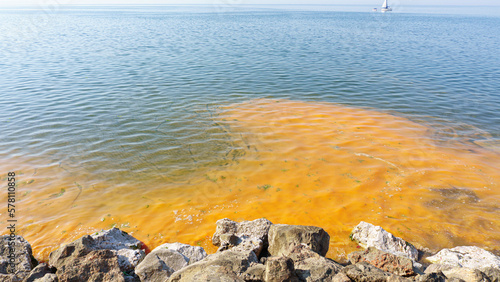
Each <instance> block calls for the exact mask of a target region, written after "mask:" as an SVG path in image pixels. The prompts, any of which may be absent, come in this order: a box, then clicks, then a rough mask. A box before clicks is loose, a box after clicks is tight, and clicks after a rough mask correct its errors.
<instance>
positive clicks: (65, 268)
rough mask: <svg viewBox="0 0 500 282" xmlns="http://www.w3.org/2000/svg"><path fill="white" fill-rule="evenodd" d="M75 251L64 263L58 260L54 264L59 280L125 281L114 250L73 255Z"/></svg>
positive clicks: (80, 252)
mask: <svg viewBox="0 0 500 282" xmlns="http://www.w3.org/2000/svg"><path fill="white" fill-rule="evenodd" d="M89 237H90V236H89ZM75 252H78V253H79V254H83V253H85V252H82V251H75ZM75 252H73V253H72V254H71V256H70V257H69V258H70V259H68V260H64V263H61V262H59V261H58V263H57V265H55V267H56V268H57V272H56V274H57V277H58V278H59V281H103V282H104V281H106V282H112V281H116V282H125V277H124V275H123V272H122V271H121V270H120V266H119V264H118V257H117V256H116V253H115V252H113V251H111V250H94V251H90V252H88V253H85V255H77V256H75Z"/></svg>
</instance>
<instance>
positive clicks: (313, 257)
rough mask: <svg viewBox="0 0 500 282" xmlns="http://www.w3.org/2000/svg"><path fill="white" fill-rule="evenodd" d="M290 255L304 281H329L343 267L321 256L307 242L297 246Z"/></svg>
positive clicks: (296, 271)
mask: <svg viewBox="0 0 500 282" xmlns="http://www.w3.org/2000/svg"><path fill="white" fill-rule="evenodd" d="M288 257H289V258H291V259H292V260H293V265H294V268H295V274H296V275H297V277H298V278H300V279H301V280H302V281H329V280H331V279H333V277H335V275H336V274H337V273H339V272H340V270H341V269H342V266H341V265H340V264H338V263H336V262H335V261H333V260H331V259H327V258H325V257H323V256H320V255H319V254H318V253H316V252H314V251H313V250H311V249H310V248H309V247H308V246H306V245H305V244H300V245H297V246H295V247H294V248H293V249H292V251H291V252H290V254H289V256H288Z"/></svg>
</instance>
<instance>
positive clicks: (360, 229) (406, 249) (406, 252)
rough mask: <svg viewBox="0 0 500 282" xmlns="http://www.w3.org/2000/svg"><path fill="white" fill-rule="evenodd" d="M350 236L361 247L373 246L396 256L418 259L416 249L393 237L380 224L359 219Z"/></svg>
mask: <svg viewBox="0 0 500 282" xmlns="http://www.w3.org/2000/svg"><path fill="white" fill-rule="evenodd" d="M350 237H351V239H352V240H354V241H356V242H358V244H360V245H361V246H362V247H363V248H368V247H374V248H376V249H379V250H381V251H385V252H388V253H391V254H394V255H397V256H403V257H407V258H409V259H412V260H414V261H416V260H418V251H417V249H416V248H415V247H414V246H413V245H412V244H410V243H408V242H406V241H405V240H403V239H401V238H399V237H395V236H394V235H392V234H391V233H389V232H387V231H385V230H384V229H383V228H382V227H380V226H375V225H373V224H370V223H367V222H364V221H361V222H360V223H359V224H358V225H357V226H356V227H354V229H353V230H352V233H351V236H350Z"/></svg>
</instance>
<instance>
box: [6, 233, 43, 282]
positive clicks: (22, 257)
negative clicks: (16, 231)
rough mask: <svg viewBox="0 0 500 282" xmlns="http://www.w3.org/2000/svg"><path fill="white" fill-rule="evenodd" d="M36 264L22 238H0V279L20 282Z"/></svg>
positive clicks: (29, 248) (26, 242)
mask: <svg viewBox="0 0 500 282" xmlns="http://www.w3.org/2000/svg"><path fill="white" fill-rule="evenodd" d="M9 244H10V245H9ZM9 246H10V247H11V248H10V249H9ZM11 251H12V252H11ZM11 262H13V263H14V267H12V266H11ZM37 263H38V262H37V261H36V260H35V258H34V257H33V253H32V250H31V245H30V244H29V243H28V241H26V240H24V238H23V237H21V236H15V237H14V236H13V237H10V236H9V235H4V236H0V274H3V275H2V276H0V278H2V279H5V280H6V279H10V280H11V281H22V280H23V279H24V278H25V277H26V276H28V274H29V273H30V271H31V270H32V269H33V267H34V266H35V265H36V264H37Z"/></svg>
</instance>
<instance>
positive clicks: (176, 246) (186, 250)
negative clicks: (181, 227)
mask: <svg viewBox="0 0 500 282" xmlns="http://www.w3.org/2000/svg"><path fill="white" fill-rule="evenodd" d="M159 249H168V250H171V251H177V252H179V253H181V254H183V255H184V256H185V257H186V258H187V259H188V262H189V264H192V263H195V262H197V261H200V260H202V259H204V258H205V257H206V256H207V253H206V252H205V250H204V249H203V248H202V247H198V246H191V245H187V244H181V243H166V244H163V245H160V246H158V247H156V248H155V249H154V250H153V251H152V253H153V252H155V251H156V250H159Z"/></svg>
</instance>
